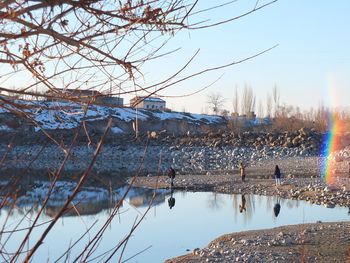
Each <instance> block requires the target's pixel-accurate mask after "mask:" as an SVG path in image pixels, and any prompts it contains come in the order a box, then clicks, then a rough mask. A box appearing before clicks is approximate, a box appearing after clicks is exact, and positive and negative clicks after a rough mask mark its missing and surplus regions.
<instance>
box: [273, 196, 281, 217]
mask: <svg viewBox="0 0 350 263" xmlns="http://www.w3.org/2000/svg"><path fill="white" fill-rule="evenodd" d="M280 211H281V205H280V202H279V198H277V202H276V204H275V205H274V207H273V213H274V214H275V217H277V216H278V214H279V213H280Z"/></svg>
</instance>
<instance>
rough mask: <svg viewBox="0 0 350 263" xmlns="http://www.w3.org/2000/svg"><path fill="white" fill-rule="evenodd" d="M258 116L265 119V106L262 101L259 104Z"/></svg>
mask: <svg viewBox="0 0 350 263" xmlns="http://www.w3.org/2000/svg"><path fill="white" fill-rule="evenodd" d="M257 116H258V117H260V118H263V117H264V106H263V103H262V101H261V100H259V103H258V109H257Z"/></svg>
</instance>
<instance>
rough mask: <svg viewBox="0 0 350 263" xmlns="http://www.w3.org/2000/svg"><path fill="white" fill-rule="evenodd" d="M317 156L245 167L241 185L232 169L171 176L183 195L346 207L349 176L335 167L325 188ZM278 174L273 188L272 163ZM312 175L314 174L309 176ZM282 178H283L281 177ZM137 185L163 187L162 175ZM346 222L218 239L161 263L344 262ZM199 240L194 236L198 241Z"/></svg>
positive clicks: (341, 166)
mask: <svg viewBox="0 0 350 263" xmlns="http://www.w3.org/2000/svg"><path fill="white" fill-rule="evenodd" d="M320 161H321V160H320V158H318V157H306V158H305V157H304V158H284V159H280V160H267V161H265V162H264V163H257V164H256V165H255V166H254V167H248V168H247V180H246V182H243V183H242V182H241V180H240V177H239V172H238V170H234V171H232V172H219V171H217V172H213V171H212V172H208V173H207V174H202V175H195V174H192V175H188V174H187V175H181V174H180V175H177V176H176V178H175V188H176V189H179V190H187V191H213V192H219V193H227V194H238V193H244V194H258V195H269V196H280V197H282V198H287V199H298V200H305V201H308V202H311V203H315V204H320V205H324V206H326V207H334V206H345V207H349V206H350V178H349V175H348V174H347V172H345V171H347V170H346V169H348V163H347V162H344V161H343V162H339V163H338V167H337V169H338V171H339V173H338V174H339V175H340V176H339V177H337V178H336V179H335V180H334V181H333V184H332V185H331V186H330V185H327V184H326V183H325V182H324V181H323V180H322V179H321V178H320V176H315V175H317V174H319V164H320ZM275 164H278V165H279V166H280V168H281V171H282V173H283V175H284V177H283V178H282V185H281V186H278V187H276V186H275V182H274V179H271V175H272V174H273V170H274V165H275ZM314 174H315V175H314ZM286 177H287V178H286ZM135 184H136V185H137V186H146V187H151V188H155V187H158V188H169V178H167V177H166V176H159V177H157V176H148V177H139V178H137V180H136V182H135ZM349 230H350V223H349V222H343V223H317V224H305V225H295V226H284V227H279V228H274V229H267V230H259V231H248V232H240V233H233V234H228V235H224V236H222V237H219V238H218V239H216V240H214V241H212V242H211V243H210V244H209V245H208V246H207V247H205V248H198V249H195V250H194V251H193V252H192V253H191V254H189V255H186V256H182V257H178V258H175V259H169V260H167V261H166V263H202V262H347V261H346V260H347V259H348V256H347V255H348V249H349V247H350V237H349V235H348V233H349ZM199 238H200V237H199Z"/></svg>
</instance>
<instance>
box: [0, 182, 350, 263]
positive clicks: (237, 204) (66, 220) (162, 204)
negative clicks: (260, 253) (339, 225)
mask: <svg viewBox="0 0 350 263" xmlns="http://www.w3.org/2000/svg"><path fill="white" fill-rule="evenodd" d="M88 190H89V189H87V191H88ZM122 191H124V189H119V190H118V191H115V192H114V195H115V194H117V193H118V194H121V193H122ZM88 192H89V193H90V194H91V193H92V194H91V195H85V196H84V197H83V198H82V199H81V200H80V202H79V203H77V204H76V209H72V210H71V211H70V212H69V213H67V214H66V216H64V217H62V218H61V219H59V220H58V222H57V224H56V225H55V227H54V228H53V229H52V230H51V232H50V233H49V235H48V236H47V238H46V239H45V240H44V243H43V245H41V247H40V248H39V250H38V252H37V253H36V254H35V257H34V259H33V261H32V262H44V261H48V262H55V261H57V262H65V261H66V262H73V261H74V259H75V257H76V256H77V255H78V254H79V253H80V251H81V250H82V248H83V247H84V244H86V243H87V242H88V241H89V240H93V237H94V235H95V233H97V231H98V229H99V228H100V227H101V226H102V225H103V224H104V223H105V221H106V220H107V219H108V218H109V216H110V213H111V211H112V209H111V206H112V205H113V203H112V202H111V201H110V199H109V198H108V197H107V196H108V195H107V194H106V193H105V192H103V191H102V192H99V191H98V190H96V189H90V190H89V191H88ZM152 195H153V190H151V189H144V188H133V189H132V191H131V192H130V193H129V194H128V197H127V198H126V200H125V201H124V202H123V205H122V207H121V208H120V210H119V213H118V214H117V215H116V216H115V217H114V219H113V221H112V223H111V224H110V225H109V226H108V227H107V228H106V231H105V233H104V235H103V238H102V240H101V242H100V243H99V245H98V247H97V248H96V249H95V250H94V252H93V255H92V256H90V257H89V260H90V261H88V260H86V261H87V262H104V261H105V260H106V259H107V257H108V256H109V255H110V253H111V251H112V250H113V248H114V247H115V245H117V244H118V242H119V241H120V240H121V239H122V238H123V237H125V236H126V235H127V234H128V233H129V231H130V229H131V228H132V226H133V224H134V223H135V222H137V220H139V219H140V218H141V217H142V215H143V214H144V213H145V211H146V210H147V208H148V204H149V201H150V200H151V199H152ZM59 196H60V195H57V196H56V197H55V200H53V201H52V202H51V203H50V204H49V206H48V208H46V209H45V210H44V213H43V214H42V215H41V216H40V218H39V222H41V223H43V222H47V221H49V220H51V219H52V218H53V216H55V214H56V213H57V211H58V209H59V207H60V206H61V205H62V203H63V200H64V196H65V195H64V194H62V191H61V200H60V198H59ZM171 197H172V198H174V199H175V204H174V206H173V207H172V208H170V205H172V204H171V201H170V203H169V199H170V198H171ZM30 198H32V200H30ZM40 198H41V197H40V195H39V194H36V195H33V194H32V195H31V197H28V196H27V197H26V198H23V200H19V201H18V206H17V207H15V208H14V209H12V210H11V209H9V208H3V209H2V210H0V224H1V226H4V229H3V231H4V230H5V231H6V230H10V229H14V228H16V226H17V225H18V227H17V228H18V229H21V228H25V227H28V226H29V225H30V222H32V220H34V217H35V215H36V214H37V211H38V209H40V205H36V204H37V203H40V202H39V201H40V200H41V199H40ZM174 199H172V201H174ZM24 200H25V201H24ZM277 203H278V204H279V205H280V209H279V213H277V212H278V211H277V210H276V208H275V209H274V207H275V205H276V204H277ZM33 207H34V209H32V208H33ZM78 214H79V216H78ZM276 214H277V215H276ZM349 219H350V217H349V215H348V209H347V208H340V207H335V208H326V207H324V206H320V205H312V204H310V203H307V202H305V201H295V200H285V199H280V198H278V197H266V196H258V195H244V196H242V195H227V194H217V193H211V192H174V193H171V192H170V191H167V190H161V191H159V192H158V194H157V196H156V198H155V199H154V201H153V205H152V207H151V208H150V210H149V211H148V213H147V214H146V216H145V218H144V219H143V220H142V222H141V224H140V225H139V226H138V227H137V228H136V230H135V231H134V232H133V234H132V236H131V238H130V239H129V241H128V244H127V246H126V248H125V251H124V252H123V256H122V260H121V261H120V262H142V263H147V262H150V263H157V262H163V261H164V260H166V259H168V258H172V257H176V256H180V255H183V254H187V253H191V251H192V250H193V249H195V248H197V247H199V248H201V247H205V246H206V245H207V244H208V243H209V242H210V241H211V240H213V239H215V238H217V237H219V236H220V235H223V234H227V233H233V232H239V231H245V230H253V229H264V228H272V227H277V226H283V225H290V224H300V223H312V222H316V221H322V222H327V221H329V222H331V221H348V220H349ZM93 224H95V225H94V227H93V228H92V229H91V230H90V231H89V233H88V234H86V235H85V236H84V237H83V238H82V240H81V241H80V242H79V243H78V244H77V245H76V246H75V247H74V248H73V249H72V250H71V251H70V253H69V256H65V257H62V258H60V256H61V255H62V254H63V252H64V251H66V250H67V248H68V247H69V246H70V245H71V244H73V243H74V242H75V241H76V240H77V239H78V238H80V237H81V235H82V234H83V233H84V232H86V230H87V229H88V228H89V227H90V226H91V225H93ZM46 225H47V224H45V225H43V226H39V227H37V228H35V230H34V231H33V234H32V236H31V238H30V241H29V242H28V243H27V244H26V246H25V249H26V248H30V247H31V245H33V244H34V243H35V240H36V239H37V238H38V237H39V236H40V235H41V233H42V231H44V229H45V226H46ZM25 232H26V231H18V232H16V233H13V234H12V235H9V234H8V233H6V232H3V234H2V235H1V244H2V246H3V249H2V250H3V251H7V252H8V253H11V252H14V251H15V250H16V249H17V247H18V245H19V243H20V240H22V238H23V236H24V234H25ZM7 239H8V240H7ZM106 251H109V253H106V254H103V252H106ZM121 251H122V249H119V250H118V252H117V253H116V254H115V256H114V257H113V261H112V262H118V260H117V259H119V257H120V255H121ZM138 253H140V254H138ZM24 254H25V253H24ZM24 254H23V255H22V256H20V258H23V257H24ZM136 254H137V255H136ZM2 257H3V258H1V260H0V261H1V262H5V261H7V260H8V258H9V256H6V255H4V253H3V254H2Z"/></svg>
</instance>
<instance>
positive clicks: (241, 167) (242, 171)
mask: <svg viewBox="0 0 350 263" xmlns="http://www.w3.org/2000/svg"><path fill="white" fill-rule="evenodd" d="M239 170H240V172H241V179H242V182H244V181H245V166H244V165H243V163H242V162H241V163H240V164H239Z"/></svg>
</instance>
